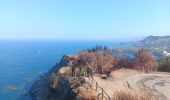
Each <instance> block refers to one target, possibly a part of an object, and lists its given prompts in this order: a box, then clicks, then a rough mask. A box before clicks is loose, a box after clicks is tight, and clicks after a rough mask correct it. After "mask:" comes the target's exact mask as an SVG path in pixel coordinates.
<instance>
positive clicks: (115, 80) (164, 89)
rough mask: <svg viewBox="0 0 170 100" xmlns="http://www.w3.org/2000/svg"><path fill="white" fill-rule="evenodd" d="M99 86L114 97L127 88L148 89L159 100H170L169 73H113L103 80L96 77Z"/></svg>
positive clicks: (120, 71)
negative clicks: (116, 93)
mask: <svg viewBox="0 0 170 100" xmlns="http://www.w3.org/2000/svg"><path fill="white" fill-rule="evenodd" d="M94 79H95V80H96V81H97V82H98V84H99V85H100V86H101V87H102V88H103V89H104V90H105V91H106V92H107V94H108V95H109V96H110V97H112V96H113V93H114V92H115V91H117V90H124V89H127V88H131V89H135V90H140V89H143V88H147V89H149V90H150V91H152V92H153V93H154V94H155V95H156V96H157V97H158V98H159V100H170V74H169V73H161V72H157V73H153V72H152V73H141V72H137V71H135V70H130V69H120V70H116V71H113V72H112V73H111V77H109V78H107V79H101V77H100V76H94Z"/></svg>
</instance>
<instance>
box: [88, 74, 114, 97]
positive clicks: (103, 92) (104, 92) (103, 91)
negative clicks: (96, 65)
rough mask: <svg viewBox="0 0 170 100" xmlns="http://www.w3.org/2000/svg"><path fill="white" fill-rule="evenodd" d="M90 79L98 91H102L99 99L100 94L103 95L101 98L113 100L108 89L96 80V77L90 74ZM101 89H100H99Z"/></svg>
mask: <svg viewBox="0 0 170 100" xmlns="http://www.w3.org/2000/svg"><path fill="white" fill-rule="evenodd" d="M89 80H91V81H92V84H93V85H95V87H96V91H100V90H101V93H99V95H98V100H99V96H100V95H101V99H102V100H104V98H105V100H111V98H110V96H109V95H108V94H107V93H106V91H105V90H104V89H103V88H102V87H101V86H100V85H99V84H98V83H97V82H96V81H95V80H94V78H93V77H92V76H89ZM99 89H100V90H99Z"/></svg>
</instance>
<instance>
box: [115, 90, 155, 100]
mask: <svg viewBox="0 0 170 100" xmlns="http://www.w3.org/2000/svg"><path fill="white" fill-rule="evenodd" d="M113 100H158V99H157V98H156V97H155V96H154V95H153V93H152V92H150V91H149V90H146V89H145V90H142V91H139V92H138V91H135V90H121V91H116V92H115V93H114V95H113Z"/></svg>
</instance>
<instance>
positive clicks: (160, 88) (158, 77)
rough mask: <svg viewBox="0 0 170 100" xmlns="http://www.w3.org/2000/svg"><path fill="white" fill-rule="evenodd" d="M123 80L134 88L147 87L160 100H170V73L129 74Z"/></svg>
mask: <svg viewBox="0 0 170 100" xmlns="http://www.w3.org/2000/svg"><path fill="white" fill-rule="evenodd" d="M125 80H126V81H128V83H129V84H130V86H131V87H132V88H134V89H142V88H147V89H149V90H151V91H152V92H153V93H154V94H155V95H156V96H158V97H159V99H160V100H170V75H162V74H139V75H134V76H130V77H128V78H127V79H125Z"/></svg>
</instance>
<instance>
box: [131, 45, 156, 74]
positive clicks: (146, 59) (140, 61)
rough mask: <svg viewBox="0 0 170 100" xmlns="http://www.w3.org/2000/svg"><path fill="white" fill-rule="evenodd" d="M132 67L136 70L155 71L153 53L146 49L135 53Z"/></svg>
mask: <svg viewBox="0 0 170 100" xmlns="http://www.w3.org/2000/svg"><path fill="white" fill-rule="evenodd" d="M132 66H133V68H134V69H137V70H143V71H153V70H155V63H154V59H153V57H152V55H151V53H150V52H149V51H148V50H146V49H143V48H142V49H139V50H138V51H137V53H135V57H134V58H133V61H132Z"/></svg>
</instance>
